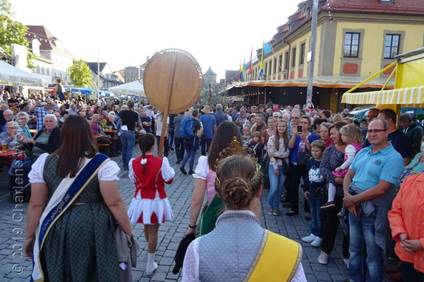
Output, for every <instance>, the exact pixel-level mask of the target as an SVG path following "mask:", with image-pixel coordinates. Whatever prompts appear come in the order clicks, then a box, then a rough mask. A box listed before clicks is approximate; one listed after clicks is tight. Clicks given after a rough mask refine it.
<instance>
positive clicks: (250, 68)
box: [248, 47, 253, 79]
mask: <svg viewBox="0 0 424 282" xmlns="http://www.w3.org/2000/svg"><path fill="white" fill-rule="evenodd" d="M248 73H249V77H250V79H253V77H252V76H253V47H251V49H250V64H249V71H248Z"/></svg>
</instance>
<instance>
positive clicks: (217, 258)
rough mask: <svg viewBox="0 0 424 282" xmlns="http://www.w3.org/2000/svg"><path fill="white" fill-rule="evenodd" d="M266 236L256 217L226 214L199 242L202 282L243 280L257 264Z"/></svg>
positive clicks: (233, 213)
mask: <svg viewBox="0 0 424 282" xmlns="http://www.w3.org/2000/svg"><path fill="white" fill-rule="evenodd" d="M264 236H265V229H263V228H262V227H261V226H260V225H259V223H258V220H257V219H256V217H255V216H253V215H251V214H247V213H243V212H232V211H231V212H225V213H224V214H222V215H221V216H220V217H219V218H218V220H217V224H216V227H215V229H214V230H213V231H212V232H210V233H208V234H206V235H204V236H202V237H200V240H199V278H200V281H202V282H203V281H226V282H227V281H228V282H230V281H237V282H239V281H243V280H246V278H247V276H248V274H249V271H250V270H251V268H252V265H253V264H254V263H255V262H256V258H257V255H258V252H259V251H260V250H261V248H262V245H263V241H264Z"/></svg>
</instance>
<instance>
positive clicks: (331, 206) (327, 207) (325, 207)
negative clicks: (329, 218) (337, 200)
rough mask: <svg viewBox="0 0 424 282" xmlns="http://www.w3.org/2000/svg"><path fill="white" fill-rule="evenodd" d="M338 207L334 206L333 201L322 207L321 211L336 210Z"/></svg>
mask: <svg viewBox="0 0 424 282" xmlns="http://www.w3.org/2000/svg"><path fill="white" fill-rule="evenodd" d="M335 206H336V205H335V204H334V202H333V201H331V202H327V203H325V204H324V205H322V206H321V209H322V210H325V209H331V208H334V207H335Z"/></svg>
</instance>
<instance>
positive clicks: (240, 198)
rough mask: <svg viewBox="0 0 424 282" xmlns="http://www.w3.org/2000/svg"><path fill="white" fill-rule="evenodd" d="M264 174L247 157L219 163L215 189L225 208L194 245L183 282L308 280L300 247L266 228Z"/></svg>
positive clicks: (242, 156) (192, 243)
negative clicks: (262, 205) (262, 221)
mask: <svg viewBox="0 0 424 282" xmlns="http://www.w3.org/2000/svg"><path fill="white" fill-rule="evenodd" d="M260 179H261V173H260V169H259V166H258V165H257V164H256V162H255V161H253V160H252V159H251V158H249V157H247V156H244V155H233V156H229V157H227V158H225V159H223V160H222V161H220V162H219V164H218V168H217V175H216V180H215V182H216V191H217V195H218V196H219V197H220V198H221V200H222V202H223V204H224V207H225V210H224V212H223V213H222V214H221V215H220V216H219V218H218V220H217V222H216V227H215V228H214V229H213V230H212V231H211V232H210V233H208V234H206V235H204V236H201V237H199V238H197V239H195V240H194V241H193V242H191V243H190V245H189V247H188V249H187V252H186V255H185V258H184V264H183V278H182V281H306V277H305V273H304V271H303V267H302V264H301V263H300V261H301V258H302V249H301V246H300V245H299V244H298V243H297V242H295V241H292V240H289V239H287V238H285V237H283V236H281V235H278V234H275V233H273V232H270V231H268V230H266V229H264V228H263V227H261V225H260V222H259V219H258V216H259V215H260V206H259V205H257V203H258V202H259V201H260V196H261V186H260Z"/></svg>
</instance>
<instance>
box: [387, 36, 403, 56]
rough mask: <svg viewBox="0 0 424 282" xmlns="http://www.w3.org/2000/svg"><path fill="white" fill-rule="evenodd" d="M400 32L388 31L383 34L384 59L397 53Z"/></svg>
mask: <svg viewBox="0 0 424 282" xmlns="http://www.w3.org/2000/svg"><path fill="white" fill-rule="evenodd" d="M399 46H400V34H392V33H388V34H386V35H385V36H384V59H393V58H394V57H395V56H397V55H398V54H399Z"/></svg>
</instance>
